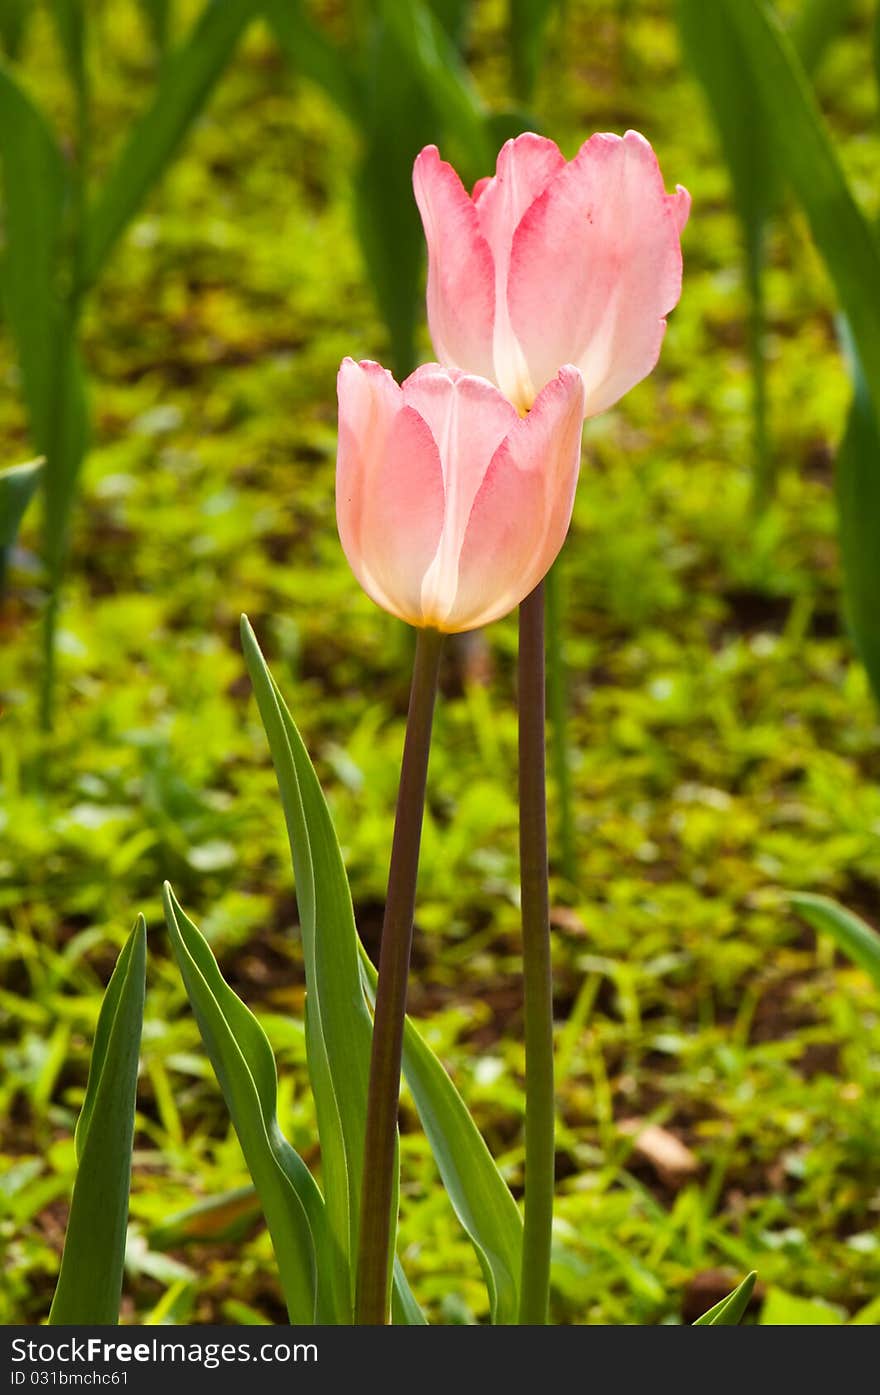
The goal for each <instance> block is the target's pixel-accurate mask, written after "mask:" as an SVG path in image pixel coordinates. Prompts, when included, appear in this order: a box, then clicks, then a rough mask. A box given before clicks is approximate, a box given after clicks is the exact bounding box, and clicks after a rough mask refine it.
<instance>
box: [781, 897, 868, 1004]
mask: <svg viewBox="0 0 880 1395" xmlns="http://www.w3.org/2000/svg"><path fill="white" fill-rule="evenodd" d="M789 901H790V903H791V905H792V906H793V907H794V909H795V910H796V911H797V912H798V914H799V915H802V916H803V918H804V920H806V921H808V922H809V924H810V925H812V927H813V929H814V930H818V931H819V932H820V933H821V934H824V935H830V936H831V938H832V939H833V940H834V941H835V943H836V944H837V947H838V949H842V950H843V952H844V954H846V955H848V956H849V958H850V959H851V960H852V961H853V963H854V964H858V966H859V968H860V969H864V971H865V973H866V974H869V975H870V977H871V978H872V979H873V980H874V982H875V983H876V985H877V987H878V988H880V935H878V933H877V931H876V930H873V929H872V928H871V926H870V925H868V924H867V922H866V921H864V920H862V919H861V917H860V916H857V915H855V914H854V912H853V911H848V910H847V909H846V908H845V907H844V906H841V905H838V903H837V902H836V901H832V900H830V899H829V898H828V897H827V896H813V895H811V894H809V893H808V892H801V893H798V894H797V895H795V896H791V897H789Z"/></svg>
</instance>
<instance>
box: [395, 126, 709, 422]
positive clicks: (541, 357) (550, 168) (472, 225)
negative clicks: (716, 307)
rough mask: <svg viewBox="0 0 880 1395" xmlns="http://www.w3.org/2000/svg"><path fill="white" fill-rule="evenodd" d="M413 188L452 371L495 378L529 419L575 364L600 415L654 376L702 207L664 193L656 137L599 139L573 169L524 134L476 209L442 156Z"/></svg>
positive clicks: (426, 153)
mask: <svg viewBox="0 0 880 1395" xmlns="http://www.w3.org/2000/svg"><path fill="white" fill-rule="evenodd" d="M413 184H414V188H415V196H416V202H417V203H418V206H419V211H420V213H421V215H422V223H423V224H424V229H425V237H426V239H427V243H428V322H429V325H430V329H431V336H432V339H433V341H434V349H435V351H436V353H437V356H438V358H439V359H440V360H441V361H442V362H443V363H445V364H448V365H449V366H451V367H455V368H460V369H463V370H464V371H465V372H468V373H479V374H480V375H481V376H482V377H485V378H488V379H490V381H492V382H494V383H496V384H497V385H498V387H499V388H500V389H501V391H502V392H503V393H504V394H505V396H507V397H509V398H510V401H511V402H513V404H514V405H515V406H516V407H517V409H518V410H519V411H528V410H529V408H530V407H531V405H532V403H533V402H534V400H535V398H536V396H537V394H538V393H539V392H540V391H541V389H542V388H543V387H544V385H545V384H546V383H548V382H549V381H550V379H551V378H553V377H555V375H556V373H557V372H558V371H559V368H560V367H561V365H562V364H564V363H573V364H575V365H576V366H577V367H578V368H579V369H580V371H581V373H582V374H583V378H584V386H585V389H586V415H587V416H595V415H596V413H597V412H602V411H604V410H605V409H606V408H607V407H610V406H612V405H613V403H615V402H616V401H617V400H618V399H619V398H620V397H622V396H623V394H624V393H625V392H628V391H629V389H630V388H631V387H634V386H635V384H636V383H638V382H640V381H641V380H642V378H644V377H647V375H648V374H649V373H650V372H651V370H652V368H653V367H654V365H655V363H656V362H657V358H658V356H659V353H660V345H661V343H662V340H663V335H664V332H665V329H666V319H665V316H666V315H667V313H668V312H669V311H670V310H672V309H673V307H674V306H675V305H676V304H677V303H678V298H679V296H680V294H681V245H680V235H681V231H682V229H683V227H684V225H685V223H686V222H687V218H688V213H689V211H690V195H689V194H688V192H687V190H686V189H683V188H682V187H681V186H680V185H679V186H678V189H677V191H676V193H674V194H667V193H666V192H665V189H664V185H663V177H662V175H661V173H660V168H659V166H658V164H657V158H656V156H655V155H654V152H653V150H652V149H651V147H650V145H649V144H648V142H647V141H646V140H645V139H644V137H643V136H640V135H638V134H637V132H635V131H627V133H626V135H625V136H623V137H620V136H613V135H595V136H591V137H590V139H589V140H588V141H586V142H585V144H584V145H582V146H581V149H580V150H579V152H578V154H577V155H576V156H575V158H574V159H573V160H571V161H568V162H566V160H565V159H564V157H563V156H562V154H561V153H560V151H559V149H558V147H557V146H556V145H555V144H554V143H553V141H551V140H545V139H544V138H543V137H541V136H536V135H533V134H530V133H529V134H526V135H522V136H517V138H516V139H515V140H509V141H508V142H507V143H506V145H504V146H503V148H502V150H501V152H500V154H499V156H498V163H497V166H496V171H495V175H494V177H493V178H491V179H481V180H480V181H479V183H478V184H477V185H476V187H475V188H474V192H473V197H472V198H471V197H469V196H468V194H467V193H466V192H465V189H464V187H463V186H462V183H461V180H460V179H459V177H458V175H457V174H456V172H455V170H454V169H453V168H452V166H451V165H449V164H446V163H445V161H443V160H441V159H440V155H439V152H438V150H437V147H436V146H433V145H429V146H426V148H425V149H424V150H423V151H422V152H421V154H420V155H419V156H418V158H417V160H416V162H415V169H414V171H413Z"/></svg>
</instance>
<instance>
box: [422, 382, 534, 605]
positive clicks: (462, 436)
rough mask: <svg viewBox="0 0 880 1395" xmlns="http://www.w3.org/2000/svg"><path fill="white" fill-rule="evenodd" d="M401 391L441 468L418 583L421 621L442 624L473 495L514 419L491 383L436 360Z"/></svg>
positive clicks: (513, 412)
mask: <svg viewBox="0 0 880 1395" xmlns="http://www.w3.org/2000/svg"><path fill="white" fill-rule="evenodd" d="M403 394H404V400H405V402H406V403H407V405H408V406H410V407H412V408H413V409H414V410H415V411H417V412H418V414H419V416H420V417H421V418H422V419H423V420H424V421H426V422H427V424H428V426H429V427H430V428H431V432H432V435H433V438H434V441H435V442H436V445H437V449H438V451H439V454H440V462H441V467H442V470H443V482H444V488H445V499H444V520H443V529H442V533H441V536H440V539H439V543H438V546H437V552H436V555H435V557H434V558H433V560H432V563H431V566H430V567H429V568H428V570H427V572H426V574H425V577H424V581H423V584H422V615H423V624H432V625H437V626H438V627H440V628H442V627H443V623H444V620H445V617H446V615H447V614H448V612H449V610H450V608H451V607H452V604H453V602H454V600H455V588H456V585H457V578H458V555H459V552H460V550H461V545H462V541H463V539H464V534H465V529H466V527H467V521H468V518H469V517H470V513H471V509H472V507H473V503H474V499H475V498H476V496H477V493H478V491H479V489H480V487H481V485H482V483H483V479H484V477H485V474H486V471H487V469H488V467H489V462H490V461H491V459H492V457H493V455H494V454H495V451H496V450H497V449H498V447H499V445H500V444H501V442H502V441H503V440H504V439H505V437H506V436H507V435H508V433H509V432H510V430H511V429H512V428H513V427H514V426H515V425H516V423H517V422H518V420H519V418H518V417H517V414H516V410H515V408H514V407H513V406H511V404H510V402H508V400H507V398H506V397H504V395H503V394H502V393H500V392H499V391H498V389H497V388H496V387H495V386H494V385H493V384H492V383H489V382H487V381H486V380H485V379H484V378H477V377H474V376H473V375H471V374H466V373H461V372H458V371H457V370H455V369H451V370H450V369H445V368H441V367H440V365H439V364H427V365H425V366H424V367H423V368H419V369H417V370H416V372H415V373H413V375H412V377H410V378H408V379H407V381H406V382H405V383H404V385H403Z"/></svg>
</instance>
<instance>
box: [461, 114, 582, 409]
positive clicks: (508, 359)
mask: <svg viewBox="0 0 880 1395" xmlns="http://www.w3.org/2000/svg"><path fill="white" fill-rule="evenodd" d="M564 165H565V158H564V156H563V155H562V153H561V151H560V150H559V147H558V146H557V145H556V144H555V143H554V142H553V141H552V140H546V139H545V138H544V137H543V136H536V135H535V134H534V133H533V132H531V131H527V132H525V133H524V134H523V135H521V136H517V137H516V139H515V140H509V141H506V142H505V143H504V145H503V146H502V147H501V150H500V151H499V154H498V161H497V163H496V166H495V175H494V177H493V178H492V179H488V180H485V181H481V182H480V184H479V185H478V186H477V187H476V188H475V190H474V204H475V206H476V209H477V216H478V218H479V222H480V231H481V232H482V234H483V236H484V237H485V239H486V241H487V242H488V244H489V248H490V250H491V252H492V260H493V262H494V264H495V323H494V333H493V339H492V361H493V367H494V373H493V377H494V380H495V382H496V383H497V384H498V386H499V387H500V388H501V390H502V392H504V393H505V394H506V395H507V396H508V397H509V398H510V400H511V401H512V402H514V403H515V404H516V405H517V407H519V408H521V409H522V410H523V411H528V409H529V407H531V405H532V402H533V400H534V397H535V387H534V384H533V383H532V381H531V377H530V375H529V370H528V364H527V362H526V358H525V355H524V354H523V351H522V348H521V347H520V345H519V342H518V341H517V339H516V336H515V334H514V332H513V329H512V328H511V324H510V314H509V311H508V304H507V278H508V272H509V270H510V254H511V248H512V245H513V235H514V233H515V232H516V229H517V227H518V226H519V222H520V219H521V218H522V217H523V214H524V213H525V212H526V211H527V210H528V209H529V208H530V207H531V205H532V204H533V203H534V201H535V199H536V198H538V196H539V195H540V194H542V193H543V191H544V189H545V188H546V186H547V184H548V182H549V180H551V179H552V178H553V176H554V175H555V174H557V173H558V171H559V170H560V169H562V168H563V167H564ZM557 366H558V365H557Z"/></svg>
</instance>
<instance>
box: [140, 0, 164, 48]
mask: <svg viewBox="0 0 880 1395" xmlns="http://www.w3.org/2000/svg"><path fill="white" fill-rule="evenodd" d="M139 4H140V7H141V10H142V11H143V14H144V19H145V20H146V23H147V28H148V30H149V33H150V37H151V38H152V40H153V45H154V47H155V49H156V52H157V54H158V55H159V57H160V58H164V57H165V55H166V53H167V52H168V43H169V39H170V35H171V0H139Z"/></svg>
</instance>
